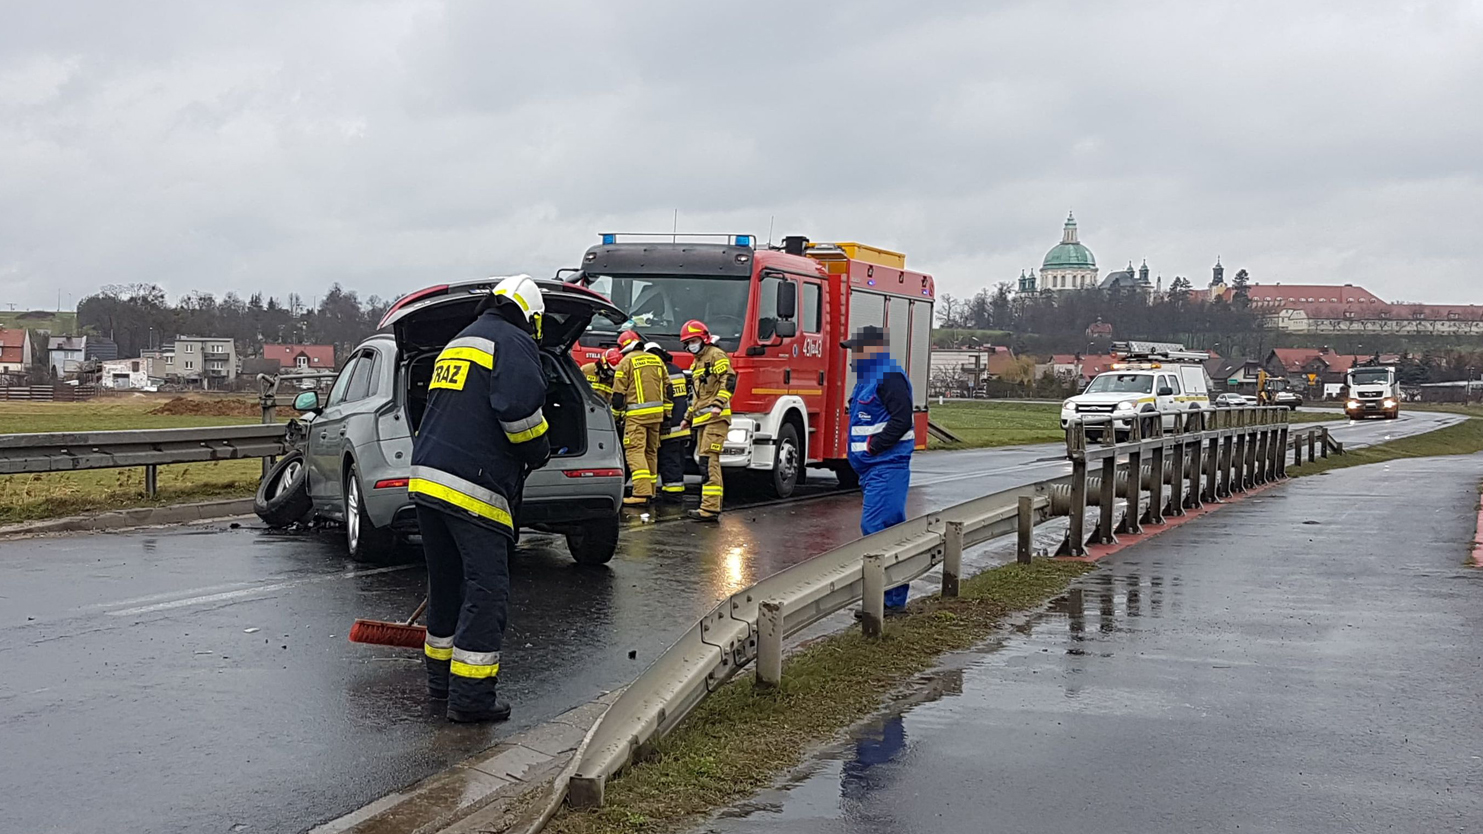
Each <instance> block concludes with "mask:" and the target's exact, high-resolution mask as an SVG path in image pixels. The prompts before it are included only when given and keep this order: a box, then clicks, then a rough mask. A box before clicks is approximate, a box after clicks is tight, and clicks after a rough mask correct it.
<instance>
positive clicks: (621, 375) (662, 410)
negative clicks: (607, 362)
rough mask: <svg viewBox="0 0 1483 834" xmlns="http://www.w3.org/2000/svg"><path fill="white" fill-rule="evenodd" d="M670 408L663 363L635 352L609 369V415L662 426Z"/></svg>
mask: <svg viewBox="0 0 1483 834" xmlns="http://www.w3.org/2000/svg"><path fill="white" fill-rule="evenodd" d="M669 406H670V401H669V371H668V370H666V369H665V367H664V360H663V359H660V358H659V357H657V356H655V355H654V354H652V353H646V352H644V351H641V350H636V351H634V352H632V353H630V354H628V355H627V356H625V357H623V361H622V362H619V363H618V367H617V368H614V369H613V412H614V413H615V414H617V413H621V414H622V415H623V419H624V420H625V421H629V422H632V423H638V424H641V425H649V424H650V423H663V422H664V418H665V416H666V414H667V411H668V409H669Z"/></svg>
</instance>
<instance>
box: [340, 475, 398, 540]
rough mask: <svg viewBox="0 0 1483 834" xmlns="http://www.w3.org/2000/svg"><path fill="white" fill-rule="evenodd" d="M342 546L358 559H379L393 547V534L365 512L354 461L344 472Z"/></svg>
mask: <svg viewBox="0 0 1483 834" xmlns="http://www.w3.org/2000/svg"><path fill="white" fill-rule="evenodd" d="M345 548H346V550H348V551H350V558H351V559H353V560H355V561H357V562H371V563H382V562H386V561H388V560H389V559H390V558H391V555H392V553H393V552H394V551H395V550H396V534H395V533H393V532H392V531H391V530H390V529H389V528H386V527H377V526H376V525H375V524H374V523H372V522H371V519H370V516H368V515H367V514H366V502H365V495H364V493H362V492H361V486H360V475H359V473H358V472H356V467H355V464H351V465H350V467H349V468H348V469H347V470H346V472H345Z"/></svg>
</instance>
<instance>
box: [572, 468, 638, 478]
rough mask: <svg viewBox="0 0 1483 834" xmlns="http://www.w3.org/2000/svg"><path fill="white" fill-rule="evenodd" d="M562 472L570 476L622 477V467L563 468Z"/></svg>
mask: <svg viewBox="0 0 1483 834" xmlns="http://www.w3.org/2000/svg"><path fill="white" fill-rule="evenodd" d="M561 474H563V475H565V476H567V477H568V478H621V477H623V470H622V469H563V470H561Z"/></svg>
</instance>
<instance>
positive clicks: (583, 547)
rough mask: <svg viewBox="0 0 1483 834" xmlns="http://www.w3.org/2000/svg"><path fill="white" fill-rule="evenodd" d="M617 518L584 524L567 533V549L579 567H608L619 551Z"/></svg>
mask: <svg viewBox="0 0 1483 834" xmlns="http://www.w3.org/2000/svg"><path fill="white" fill-rule="evenodd" d="M618 528H619V520H618V517H617V516H613V517H612V518H603V519H598V520H596V521H587V522H583V524H582V525H581V526H580V527H574V528H572V529H570V530H568V531H567V532H566V547H567V549H568V550H570V551H571V552H572V558H573V559H575V560H576V562H577V564H579V565H606V564H607V563H608V561H609V560H611V559H612V558H613V552H614V551H616V550H617V549H618Z"/></svg>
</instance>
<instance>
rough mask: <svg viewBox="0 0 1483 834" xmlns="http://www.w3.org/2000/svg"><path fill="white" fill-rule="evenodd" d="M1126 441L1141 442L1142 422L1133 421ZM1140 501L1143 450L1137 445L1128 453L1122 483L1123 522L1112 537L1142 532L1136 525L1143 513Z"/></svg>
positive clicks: (1141, 497)
mask: <svg viewBox="0 0 1483 834" xmlns="http://www.w3.org/2000/svg"><path fill="white" fill-rule="evenodd" d="M1128 440H1129V441H1131V442H1132V443H1134V444H1137V443H1140V442H1142V440H1143V420H1141V419H1136V420H1134V421H1133V429H1132V432H1131V433H1130V434H1129V435H1128ZM1142 499H1143V449H1142V448H1141V447H1140V446H1138V445H1134V446H1133V447H1132V449H1130V450H1129V451H1128V478H1127V480H1126V481H1124V482H1123V500H1124V501H1125V502H1126V506H1124V507H1123V520H1122V521H1121V522H1120V523H1119V524H1118V525H1117V529H1116V530H1114V531H1113V535H1117V534H1119V533H1121V534H1123V535H1130V536H1131V535H1137V534H1139V533H1142V532H1143V526H1142V525H1141V524H1139V523H1138V517H1139V515H1140V514H1141V513H1142V512H1143V508H1142V507H1141V506H1139V505H1140V504H1141V503H1142Z"/></svg>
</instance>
